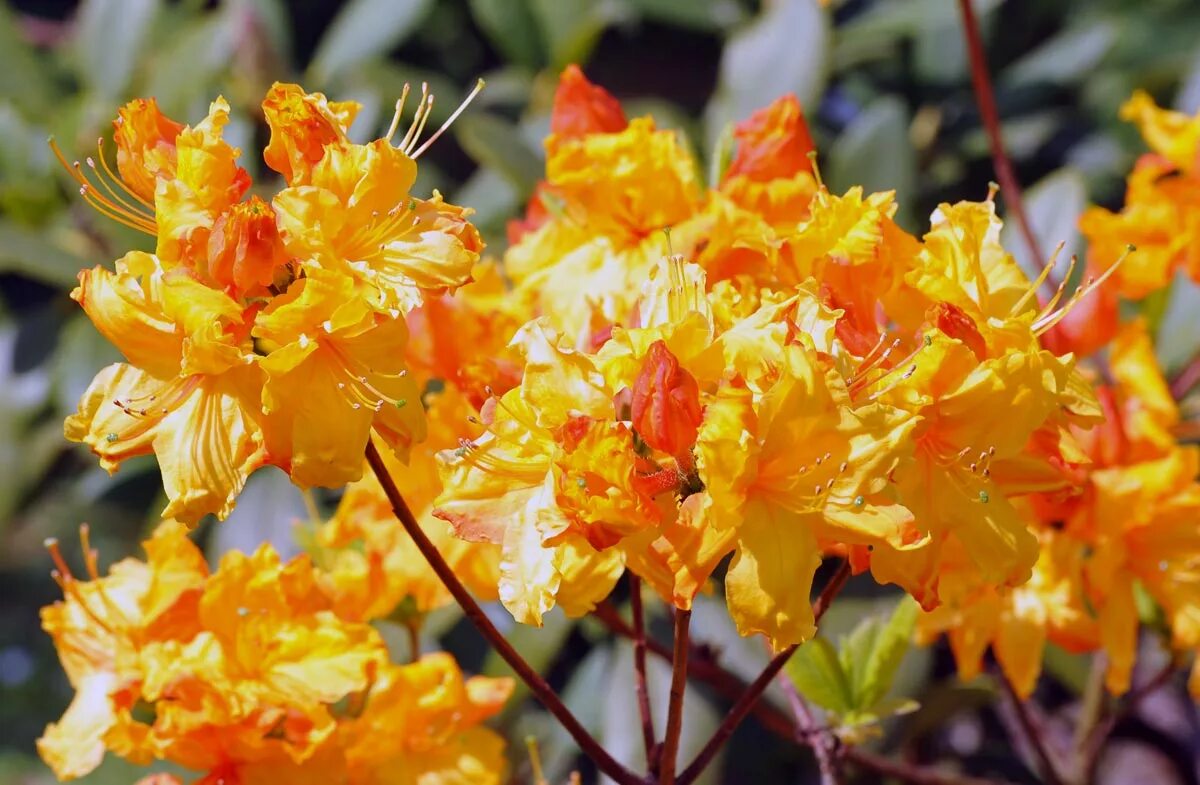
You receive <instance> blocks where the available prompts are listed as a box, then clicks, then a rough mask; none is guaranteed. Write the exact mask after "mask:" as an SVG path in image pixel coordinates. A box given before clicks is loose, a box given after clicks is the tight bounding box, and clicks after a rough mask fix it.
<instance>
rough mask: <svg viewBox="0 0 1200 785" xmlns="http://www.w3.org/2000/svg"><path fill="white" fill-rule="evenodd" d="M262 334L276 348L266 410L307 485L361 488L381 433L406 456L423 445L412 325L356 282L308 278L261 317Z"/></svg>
mask: <svg viewBox="0 0 1200 785" xmlns="http://www.w3.org/2000/svg"><path fill="white" fill-rule="evenodd" d="M254 333H255V335H256V336H257V337H258V338H259V339H260V340H261V341H262V342H264V344H265V345H266V347H267V348H268V354H267V356H265V357H263V358H262V359H261V361H260V363H259V364H260V365H261V366H262V368H263V370H264V371H265V372H266V375H267V381H266V384H265V385H264V387H263V390H262V401H263V410H264V411H265V412H266V413H267V415H268V417H270V418H272V425H271V427H272V428H275V429H277V435H278V438H280V439H281V440H285V441H286V443H287V444H288V445H289V449H288V455H289V456H290V459H291V461H290V466H289V473H290V474H291V476H292V479H293V480H294V481H295V482H296V483H298V484H299V485H301V486H302V487H308V486H312V485H329V486H336V485H342V484H345V483H347V482H351V481H353V480H357V479H358V478H359V477H360V476H361V475H362V466H363V463H362V454H363V450H364V449H365V448H366V445H367V437H368V434H369V433H370V432H371V429H372V428H374V429H375V431H376V432H377V433H378V434H379V435H380V436H381V437H382V438H383V439H384V441H385V442H386V443H387V444H388V445H389V446H390V447H391V448H392V449H393V450H396V451H397V452H398V453H399V454H401V455H404V454H407V452H408V449H409V447H410V445H411V444H412V443H413V442H414V441H419V440H421V439H423V438H424V436H425V417H424V412H423V411H422V410H421V405H420V392H421V391H420V388H419V387H418V386H417V383H416V380H415V379H413V378H412V376H411V375H410V374H409V373H408V369H407V367H406V366H405V358H404V346H405V343H406V341H407V340H408V327H407V325H406V324H405V322H404V319H403V317H400V316H391V315H389V314H387V313H379V312H377V311H375V310H374V308H373V307H372V305H371V304H370V303H369V302H367V301H365V300H364V298H363V297H362V296H361V294H359V292H358V291H357V287H356V285H355V282H354V280H353V279H351V278H350V277H348V276H346V275H343V274H341V273H336V272H327V271H325V270H322V269H319V268H313V269H311V270H309V271H308V274H307V276H306V277H304V278H300V279H298V280H297V281H295V282H294V283H293V284H292V285H291V287H289V289H288V291H287V292H286V293H285V294H283V295H280V296H279V297H276V298H274V299H273V300H272V301H271V303H270V305H268V306H267V308H266V309H265V310H263V311H262V312H261V313H260V314H258V317H257V319H256V322H255V327H254ZM318 424H319V425H318Z"/></svg>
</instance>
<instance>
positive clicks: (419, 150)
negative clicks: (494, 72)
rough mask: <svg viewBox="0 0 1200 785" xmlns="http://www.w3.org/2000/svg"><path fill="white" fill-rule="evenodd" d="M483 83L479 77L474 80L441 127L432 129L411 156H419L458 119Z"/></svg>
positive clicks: (481, 88) (479, 90) (477, 93)
mask: <svg viewBox="0 0 1200 785" xmlns="http://www.w3.org/2000/svg"><path fill="white" fill-rule="evenodd" d="M484 85H485V82H484V81H483V80H482V79H479V80H477V81H476V82H475V87H474V88H473V89H472V90H471V92H470V93H468V94H467V97H466V98H464V99H463V101H462V103H460V104H459V105H458V108H457V109H455V110H454V111H453V112H452V113H451V114H450V116H449V117H448V118H446V122H444V123H442V125H441V127H440V128H438V129H437V130H436V131H434V132H433V135H432V136H430V137H429V138H428V139H426V140H425V143H424V144H423V145H421V146H420V147H418V148H417V150H416V152H414V153H413V154H412V157H413V158H420V157H421V154H422V153H424V152H425V151H426V150H428V149H429V146H430V145H431V144H433V143H434V142H435V141H437V139H438V137H439V136H441V135H442V134H443V133H445V131H446V129H447V128H449V127H450V126H451V125H452V124H453V123H454V121H455V120H457V119H458V116H459V115H460V114H462V113H463V110H465V109H466V108H467V106H468V105H469V104H470V103H471V102H472V101H474V100H475V96H477V95H479V93H480V92H481V91H482V90H483V88H484ZM432 103H433V101H432V99H431V100H430V104H432ZM418 135H419V134H418ZM413 142H414V143H415V142H416V140H415V139H414V140H413Z"/></svg>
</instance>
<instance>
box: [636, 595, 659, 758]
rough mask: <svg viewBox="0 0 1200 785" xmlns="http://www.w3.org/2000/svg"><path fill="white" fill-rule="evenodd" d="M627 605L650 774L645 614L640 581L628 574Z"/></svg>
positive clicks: (652, 750)
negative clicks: (631, 629) (631, 613)
mask: <svg viewBox="0 0 1200 785" xmlns="http://www.w3.org/2000/svg"><path fill="white" fill-rule="evenodd" d="M629 606H630V609H631V610H632V612H633V636H632V637H633V671H634V682H633V683H634V689H635V690H636V691H637V704H638V713H639V714H640V715H641V718H642V741H643V742H644V743H645V745H646V765H647V767H648V769H649V772H650V774H652V775H653V774H654V773H656V772H657V771H658V752H657V742H656V741H655V738H654V716H653V715H652V714H651V713H650V691H649V689H647V687H646V616H645V613H644V612H643V610H642V581H641V579H640V578H638V577H637V576H636V575H634V574H633V573H630V574H629Z"/></svg>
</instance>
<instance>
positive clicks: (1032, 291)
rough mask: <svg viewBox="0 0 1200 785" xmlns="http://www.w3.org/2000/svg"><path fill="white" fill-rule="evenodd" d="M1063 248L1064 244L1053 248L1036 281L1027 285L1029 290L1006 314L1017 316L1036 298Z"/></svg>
mask: <svg viewBox="0 0 1200 785" xmlns="http://www.w3.org/2000/svg"><path fill="white" fill-rule="evenodd" d="M1064 247H1066V243H1059V244H1058V245H1057V246H1055V248H1054V253H1052V254H1050V260H1049V261H1047V262H1046V264H1045V265H1044V266H1043V267H1042V272H1041V273H1040V274H1039V275H1038V277H1037V280H1035V281H1034V282H1033V283H1032V284H1030V285H1029V288H1028V289H1026V290H1025V294H1023V295H1021V299H1020V300H1017V302H1016V303H1015V304H1014V305H1013V307H1012V308H1010V309H1009V311H1008V313H1009V315H1010V316H1016V315H1017V314H1019V313H1020V312H1021V311H1022V310H1024V308H1025V306H1026V305H1029V301H1030V300H1032V299H1033V298H1034V297H1036V296H1037V293H1038V290H1039V289H1041V288H1042V284H1044V283H1045V282H1046V279H1047V278H1049V277H1050V272H1051V271H1052V270H1053V269H1054V267H1055V265H1057V264H1058V255H1059V254H1060V253H1062V249H1063V248H1064ZM1068 277H1069V276H1068Z"/></svg>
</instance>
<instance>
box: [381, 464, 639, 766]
mask: <svg viewBox="0 0 1200 785" xmlns="http://www.w3.org/2000/svg"><path fill="white" fill-rule="evenodd" d="M367 463H368V464H370V466H371V471H373V472H374V473H375V477H376V478H377V479H378V480H379V484H380V485H381V486H383V492H384V495H386V496H387V499H388V502H389V503H390V504H391V505H392V511H393V512H394V513H395V514H396V518H397V519H399V521H400V523H401V524H403V526H404V529H405V531H407V532H408V534H409V536H410V537H412V539H413V542H414V543H416V546H417V550H419V551H420V552H421V555H422V556H424V557H425V560H426V561H427V562H429V566H430V567H432V568H433V571H434V573H436V574H437V576H438V578H439V579H441V581H442V584H443V585H445V587H446V589H447V590H448V591H449V592H450V594H451V596H453V597H454V599H455V601H456V602H457V603H458V604H459V606H460V607H461V608H462V609H463V613H464V614H465V615H466V617H467V618H468V619H470V620H471V623H473V624H474V625H475V627H476V629H478V630H479V632H480V633H482V634H483V637H484V638H486V639H487V641H488V643H490V644H491V645H492V647H493V648H494V649H495V650H496V651H497V653H499V655H500V656H501V657H502V658H503V659H504V661H505V662H507V663H508V665H509V667H511V668H512V669H513V671H515V672H516V674H517V676H518V677H519V678H520V679H521V681H523V682H525V684H526V685H527V686H528V687H529V689H530V691H531V692H532V693H533V694H534V696H535V697H536V698H537V699H538V700H539V701H541V703H542V705H543V706H545V707H546V709H547V710H548V711H549V712H550V713H551V714H553V715H554V718H555V719H557V720H558V722H559V723H560V724H561V725H562V726H563V728H565V729H566V731H567V733H569V734H571V738H573V739H575V743H576V744H578V745H579V748H580V749H581V750H583V752H584V754H585V755H587V756H588V757H589V758H591V759H592V761H593V762H594V763H595V764H596V768H598V769H600V771H602V772H604V773H605V774H607V775H608V776H609V777H611V778H612V779H613V780H614V781H616V782H618V783H620V784H621V785H645V783H644V781H643V780H642V778H641V777H638V776H637V775H635V774H634V773H633V772H631V771H629V770H628V769H626V768H625V767H624V766H622V765H621V764H620V762H618V761H617V759H616V758H614V757H613V756H612V755H610V754H608V752H607V751H606V750H605V749H604V748H603V747H601V746H600V743H599V742H597V741H596V739H595V738H593V737H592V735H591V734H590V733H588V731H587V729H586V728H584V727H583V725H582V723H580V722H579V720H578V719H576V717H575V715H574V714H572V713H571V710H570V709H568V708H567V706H566V704H564V703H563V702H562V700H560V699H559V697H558V695H556V694H555V692H554V690H553V689H551V687H550V685H549V684H547V683H546V681H545V679H543V678H542V677H541V676H540V675H538V672H537V671H535V670H534V669H533V667H532V666H531V665H530V664H529V663H528V662H526V661H525V658H524V657H522V656H521V655H520V653H518V652H517V650H516V649H514V648H513V647H512V644H510V643H509V642H508V641H507V640H506V639H505V638H504V636H503V635H501V634H500V631H499V630H497V629H496V626H495V625H494V624H492V622H491V620H490V619H488V617H487V615H486V614H485V613H484V612H483V609H482V608H480V607H479V603H477V602H476V601H475V598H474V597H472V596H471V594H470V592H468V591H467V589H466V587H465V586H463V585H462V583H461V582H460V581H459V580H458V578H457V577H455V575H454V571H453V570H452V569H451V568H450V565H449V564H447V563H446V560H445V559H443V558H442V555H441V554H440V553H438V549H437V546H435V545H434V544H433V542H432V541H431V540H430V539H429V537H428V536H426V534H425V532H424V531H423V530H422V529H421V525H420V524H419V523H418V522H417V519H416V518H415V517H414V516H413V514H412V510H410V509H409V508H408V504H407V503H406V502H405V501H404V497H403V496H402V495H401V494H400V489H398V488H397V487H396V483H395V482H393V480H392V477H391V475H390V474H389V473H388V470H387V466H386V465H385V464H384V462H383V458H382V457H381V456H380V455H379V451H378V450H376V449H375V445H374V444H373V443H371V442H367Z"/></svg>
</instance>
